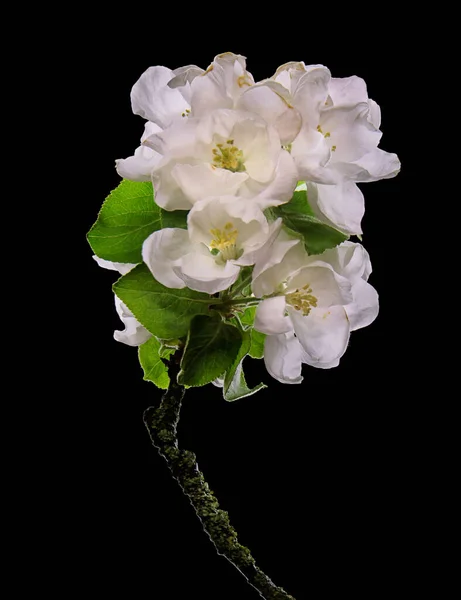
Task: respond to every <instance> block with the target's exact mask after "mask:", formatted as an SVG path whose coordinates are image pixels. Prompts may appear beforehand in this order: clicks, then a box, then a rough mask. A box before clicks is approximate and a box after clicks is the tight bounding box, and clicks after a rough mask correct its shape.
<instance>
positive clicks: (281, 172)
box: [241, 150, 299, 210]
mask: <svg viewBox="0 0 461 600" xmlns="http://www.w3.org/2000/svg"><path fill="white" fill-rule="evenodd" d="M298 180H299V176H298V169H297V168H296V165H295V162H294V160H293V157H292V156H291V155H290V153H289V152H287V151H286V150H281V152H280V156H279V160H278V163H277V167H276V169H275V177H274V178H273V180H272V181H271V182H270V183H269V185H267V186H266V187H264V186H263V185H261V184H257V183H256V182H254V181H251V182H250V181H247V182H246V183H245V184H244V186H243V188H242V190H243V189H244V190H245V192H243V191H242V192H241V193H242V196H247V197H248V196H251V197H252V201H253V202H256V203H257V204H258V205H259V207H260V208H261V209H262V210H265V209H266V208H268V207H270V206H278V205H279V204H284V203H285V202H289V201H290V200H291V198H292V197H293V192H294V190H295V187H296V184H297V182H298Z"/></svg>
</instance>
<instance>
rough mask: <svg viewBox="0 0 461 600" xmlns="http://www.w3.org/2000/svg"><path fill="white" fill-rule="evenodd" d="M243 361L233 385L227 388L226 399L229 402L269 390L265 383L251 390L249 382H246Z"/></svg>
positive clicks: (238, 367) (237, 370)
mask: <svg viewBox="0 0 461 600" xmlns="http://www.w3.org/2000/svg"><path fill="white" fill-rule="evenodd" d="M242 363H243V360H242V361H241V362H240V364H239V365H238V366H237V369H236V370H235V373H234V377H233V378H232V381H231V383H230V384H229V386H228V387H227V390H226V391H225V393H224V398H225V400H227V401H228V402H234V400H240V398H246V397H247V396H252V395H253V394H256V392H259V390H263V389H264V388H267V385H266V384H265V383H259V384H258V385H257V386H255V387H254V388H249V387H248V385H247V382H246V380H245V375H244V373H243V365H242Z"/></svg>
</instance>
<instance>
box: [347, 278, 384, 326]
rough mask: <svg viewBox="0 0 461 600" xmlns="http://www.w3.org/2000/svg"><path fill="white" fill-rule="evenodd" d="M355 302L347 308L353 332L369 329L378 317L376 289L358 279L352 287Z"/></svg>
mask: <svg viewBox="0 0 461 600" xmlns="http://www.w3.org/2000/svg"><path fill="white" fill-rule="evenodd" d="M352 294H353V296H354V302H353V303H351V304H348V305H347V306H345V307H344V308H345V310H346V313H347V316H348V319H349V323H350V326H351V331H355V330H356V329H361V328H362V327H367V325H370V323H373V321H374V320H375V319H376V317H377V316H378V312H379V298H378V292H377V291H376V290H375V288H374V287H373V286H372V285H370V284H369V283H367V282H366V281H364V280H363V279H357V281H356V282H355V283H354V285H353V287H352Z"/></svg>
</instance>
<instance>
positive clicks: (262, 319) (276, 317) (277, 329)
mask: <svg viewBox="0 0 461 600" xmlns="http://www.w3.org/2000/svg"><path fill="white" fill-rule="evenodd" d="M285 308H286V301H285V296H274V297H273V298H266V300H263V301H262V302H260V303H259V304H258V307H257V309H256V314H255V320H254V328H255V329H256V330H257V331H260V332H261V333H265V334H267V335H277V334H279V333H288V332H289V331H293V324H292V322H291V320H290V317H287V316H285Z"/></svg>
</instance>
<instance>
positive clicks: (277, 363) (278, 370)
mask: <svg viewBox="0 0 461 600" xmlns="http://www.w3.org/2000/svg"><path fill="white" fill-rule="evenodd" d="M301 360H302V348H301V345H300V343H299V342H298V340H297V339H296V337H295V336H294V334H293V332H291V333H282V334H280V335H269V336H267V337H266V340H265V342H264V363H265V365H266V369H267V371H268V373H269V375H271V376H272V377H273V378H274V379H277V381H280V383H301V381H302V380H303V378H302V376H301V368H302V362H301Z"/></svg>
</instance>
